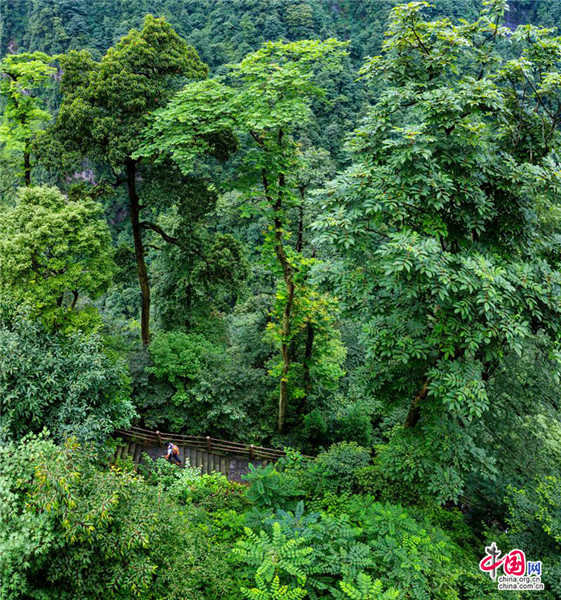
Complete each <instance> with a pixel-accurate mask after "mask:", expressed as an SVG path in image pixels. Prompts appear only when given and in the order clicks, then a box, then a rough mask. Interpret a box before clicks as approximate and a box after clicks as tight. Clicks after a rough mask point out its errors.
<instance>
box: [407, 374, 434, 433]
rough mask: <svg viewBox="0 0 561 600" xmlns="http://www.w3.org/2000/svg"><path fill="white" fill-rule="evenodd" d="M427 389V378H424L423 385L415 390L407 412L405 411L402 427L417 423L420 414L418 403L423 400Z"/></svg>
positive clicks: (412, 425)
mask: <svg viewBox="0 0 561 600" xmlns="http://www.w3.org/2000/svg"><path fill="white" fill-rule="evenodd" d="M428 391H429V380H428V379H426V380H425V382H424V383H423V387H422V388H421V389H420V390H419V391H418V392H417V394H416V395H415V397H414V398H413V400H412V401H411V405H410V406H409V412H408V413H407V417H406V419H405V423H404V424H403V426H404V427H415V425H416V424H417V423H418V421H419V418H420V416H421V409H420V406H419V405H420V403H421V400H423V399H424V398H425V397H426V395H427V392H428Z"/></svg>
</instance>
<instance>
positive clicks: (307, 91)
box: [136, 40, 345, 431]
mask: <svg viewBox="0 0 561 600" xmlns="http://www.w3.org/2000/svg"><path fill="white" fill-rule="evenodd" d="M344 46H345V44H343V43H341V42H338V41H336V40H327V41H325V42H319V41H300V42H292V43H282V42H277V43H272V42H269V43H267V44H265V45H264V46H263V48H261V50H258V51H257V52H254V53H253V54H250V55H249V56H247V57H246V58H245V59H244V60H243V61H242V62H241V63H239V64H236V65H232V67H231V72H230V73H229V74H228V78H227V81H228V85H226V83H225V81H224V80H221V79H220V78H216V79H213V80H207V81H203V82H195V83H192V84H189V85H187V86H186V87H185V88H184V89H183V90H182V91H181V92H179V93H178V94H177V96H176V97H175V98H174V99H173V100H172V101H171V102H170V104H169V105H168V106H167V107H166V108H165V109H163V110H161V111H158V113H157V115H156V118H155V120H154V123H153V125H152V127H151V129H150V130H149V131H148V132H147V134H146V136H147V141H146V143H145V144H144V145H143V147H142V149H141V150H140V151H139V152H138V153H137V154H136V156H153V155H155V154H158V153H163V155H164V156H167V155H170V156H171V157H172V158H173V159H174V160H175V161H176V162H177V163H178V165H179V166H180V168H181V169H182V170H183V171H184V172H186V173H189V172H191V171H192V170H193V168H194V167H195V164H196V161H197V159H198V158H199V157H200V156H201V155H202V154H205V153H208V152H212V151H213V144H214V142H213V140H214V139H215V136H216V134H217V133H218V132H221V131H233V132H234V133H235V134H236V135H237V136H238V137H239V138H240V139H243V140H244V143H245V144H246V146H245V148H244V154H243V171H244V177H243V178H240V179H239V180H238V181H236V182H234V183H233V184H232V185H233V186H234V187H236V189H237V190H238V191H240V192H242V194H243V195H244V197H245V199H246V204H245V209H244V210H245V211H246V212H247V211H249V212H250V213H251V212H254V213H255V214H260V215H261V216H264V217H265V219H266V221H267V224H268V225H267V232H266V235H265V248H264V254H265V256H267V257H269V258H271V257H272V258H273V261H272V262H270V263H269V264H270V265H271V266H272V267H273V270H274V271H275V272H276V274H277V275H280V277H281V282H282V283H281V285H280V286H279V291H278V298H279V300H280V302H281V304H282V308H281V309H280V315H279V320H280V323H279V332H278V340H279V345H280V354H281V369H280V373H279V410H278V429H279V431H282V429H283V427H284V423H285V418H286V410H287V405H288V401H289V394H290V392H289V378H290V371H291V364H292V356H291V351H290V348H291V342H292V340H293V337H294V335H295V332H294V328H293V321H294V306H295V294H296V290H297V286H298V277H299V273H300V274H301V276H302V275H303V273H304V272H305V271H303V270H301V261H302V257H301V256H300V253H299V252H298V251H297V250H296V249H295V248H294V247H293V244H291V243H290V237H291V232H290V217H289V214H290V211H291V209H292V208H294V207H296V206H298V204H299V203H300V202H301V201H302V196H301V195H300V192H299V189H298V180H297V175H298V166H299V162H298V161H299V154H300V150H299V145H298V143H297V135H298V132H299V131H300V130H301V128H302V127H303V126H304V125H305V124H306V123H308V122H309V121H310V120H311V118H312V115H313V113H312V101H313V100H314V99H315V98H317V97H320V96H321V95H322V89H321V88H319V87H318V86H317V85H316V84H315V83H314V80H313V77H314V74H315V73H316V72H317V71H318V70H319V69H325V70H327V69H330V68H332V69H337V68H339V65H340V59H341V57H342V56H344V54H345V51H344Z"/></svg>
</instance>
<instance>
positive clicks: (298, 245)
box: [296, 187, 304, 252]
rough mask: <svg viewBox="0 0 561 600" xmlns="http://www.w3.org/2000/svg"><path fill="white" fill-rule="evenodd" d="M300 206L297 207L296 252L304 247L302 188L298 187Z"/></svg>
mask: <svg viewBox="0 0 561 600" xmlns="http://www.w3.org/2000/svg"><path fill="white" fill-rule="evenodd" d="M299 191H300V206H299V207H298V236H297V238H296V252H302V248H303V247H304V188H303V187H300V188H299Z"/></svg>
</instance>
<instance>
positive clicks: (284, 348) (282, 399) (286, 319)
mask: <svg viewBox="0 0 561 600" xmlns="http://www.w3.org/2000/svg"><path fill="white" fill-rule="evenodd" d="M283 187H284V175H280V176H279V189H282V188H283ZM274 209H275V217H274V224H275V253H276V255H277V259H278V261H279V263H280V265H281V267H282V273H283V278H284V284H285V285H286V301H285V304H284V310H283V313H282V322H281V340H282V341H281V358H282V372H281V380H280V389H279V415H278V430H279V432H281V431H282V430H283V427H284V422H285V419H286V407H287V405H288V375H289V371H290V364H291V359H290V334H291V325H292V306H293V304H294V288H295V285H294V271H293V268H292V265H291V264H290V261H289V260H288V257H287V255H286V252H285V250H284V243H283V242H284V239H283V237H284V236H283V228H282V218H281V216H280V212H281V210H282V197H281V195H280V193H279V196H278V198H277V201H276V202H275V206H274Z"/></svg>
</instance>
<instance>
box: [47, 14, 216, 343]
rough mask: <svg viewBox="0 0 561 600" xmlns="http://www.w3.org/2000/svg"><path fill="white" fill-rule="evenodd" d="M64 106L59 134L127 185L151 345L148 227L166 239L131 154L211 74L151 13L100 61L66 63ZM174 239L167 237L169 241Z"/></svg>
mask: <svg viewBox="0 0 561 600" xmlns="http://www.w3.org/2000/svg"><path fill="white" fill-rule="evenodd" d="M61 65H62V69H63V72H64V75H63V79H62V93H63V102H62V106H61V108H60V111H59V114H58V118H57V122H56V125H55V128H54V134H55V135H56V136H57V137H58V138H59V139H60V140H63V141H64V142H65V143H71V144H73V145H74V147H76V148H77V149H79V150H80V152H81V153H82V154H83V155H84V156H86V157H88V158H90V159H92V160H97V161H100V162H102V163H103V164H105V165H107V166H108V167H109V168H110V169H111V170H112V171H113V174H114V176H115V182H114V183H115V185H125V186H126V189H127V194H128V208H129V217H130V224H131V229H132V236H133V240H134V249H135V258H136V266H137V273H138V281H139V286H140V292H141V297H142V305H141V332H142V341H143V343H144V344H145V345H147V344H148V343H149V341H150V282H149V277H148V270H147V267H146V259H145V245H144V241H143V229H148V228H150V229H152V230H155V231H156V232H157V233H159V234H161V235H162V237H163V239H164V240H166V234H165V232H163V231H162V230H161V228H156V227H154V226H153V225H152V224H151V223H149V222H144V223H143V222H142V219H141V212H142V210H143V209H144V208H145V206H144V205H143V204H141V200H140V195H139V190H138V184H139V159H137V158H133V157H132V155H133V153H134V151H135V150H136V149H137V147H138V142H139V139H140V133H141V131H142V130H143V129H144V127H145V126H146V124H147V122H148V117H149V115H150V113H151V112H152V111H153V110H155V109H156V108H158V107H160V106H163V105H165V103H166V102H167V100H168V99H169V98H170V96H171V94H172V93H173V92H174V91H175V90H176V89H177V85H178V84H179V82H181V81H185V80H186V79H200V78H204V77H206V74H207V68H206V66H205V65H204V64H203V63H202V62H201V61H200V60H199V57H198V55H197V53H196V52H195V50H194V49H193V48H192V47H191V46H189V45H188V44H187V43H186V42H185V41H184V40H182V39H181V38H180V37H179V36H178V35H177V34H176V33H175V31H174V30H173V29H172V27H171V26H170V25H169V24H168V23H166V21H165V20H164V19H157V18H154V17H153V16H151V15H148V16H147V17H146V18H145V20H144V26H143V28H142V30H140V31H137V30H134V29H133V30H132V31H130V32H129V33H128V35H126V36H125V37H124V38H123V39H121V41H120V42H119V43H118V44H117V45H116V46H115V47H113V48H110V49H109V50H108V51H107V53H106V54H105V56H103V58H102V59H101V61H100V62H95V61H94V60H93V59H92V57H91V55H89V54H88V53H87V52H85V51H81V52H70V53H68V54H67V55H66V56H63V57H62V58H61ZM166 241H169V240H166Z"/></svg>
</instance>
